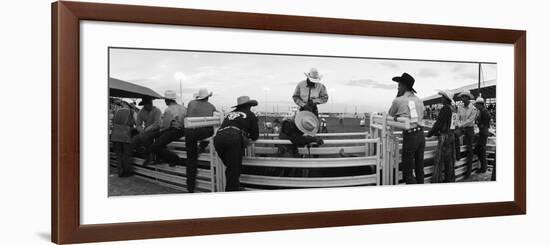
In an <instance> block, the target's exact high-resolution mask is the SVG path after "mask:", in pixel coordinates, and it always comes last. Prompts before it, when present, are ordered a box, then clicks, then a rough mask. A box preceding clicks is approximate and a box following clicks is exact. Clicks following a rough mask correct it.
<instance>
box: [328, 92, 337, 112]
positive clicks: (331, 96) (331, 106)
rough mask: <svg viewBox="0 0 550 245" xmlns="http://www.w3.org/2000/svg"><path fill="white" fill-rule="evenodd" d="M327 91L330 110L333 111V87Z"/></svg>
mask: <svg viewBox="0 0 550 245" xmlns="http://www.w3.org/2000/svg"><path fill="white" fill-rule="evenodd" d="M328 91H329V92H330V95H329V96H330V98H331V99H330V111H331V112H332V113H334V91H336V89H335V88H329V89H328Z"/></svg>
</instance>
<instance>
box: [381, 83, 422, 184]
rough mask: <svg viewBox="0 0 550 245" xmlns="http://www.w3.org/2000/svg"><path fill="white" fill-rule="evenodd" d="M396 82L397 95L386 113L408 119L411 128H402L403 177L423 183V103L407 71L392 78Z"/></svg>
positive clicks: (406, 179) (409, 181) (413, 181)
mask: <svg viewBox="0 0 550 245" xmlns="http://www.w3.org/2000/svg"><path fill="white" fill-rule="evenodd" d="M392 80H393V81H394V82H397V83H398V86H397V97H396V98H395V99H394V100H393V102H392V105H391V107H390V109H389V111H388V114H389V115H390V116H392V117H394V120H396V121H397V118H398V117H405V118H408V119H410V123H411V128H410V129H407V130H403V149H402V154H401V165H402V168H403V179H404V180H405V183H407V184H423V183H424V148H425V147H426V139H425V138H424V129H423V128H422V123H421V121H422V118H421V117H422V115H424V103H423V102H422V100H421V99H420V98H418V97H417V96H416V95H415V93H416V91H415V90H414V88H413V85H414V78H413V77H412V76H411V75H409V74H408V73H403V74H402V75H401V76H399V77H394V78H392ZM413 166H414V169H415V176H414V177H416V179H415V178H414V177H413V174H412V169H413Z"/></svg>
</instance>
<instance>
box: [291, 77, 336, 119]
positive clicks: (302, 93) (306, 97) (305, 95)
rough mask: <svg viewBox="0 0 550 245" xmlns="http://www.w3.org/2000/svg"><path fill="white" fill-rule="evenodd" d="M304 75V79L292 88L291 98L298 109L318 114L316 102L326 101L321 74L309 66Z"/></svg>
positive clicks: (322, 102)
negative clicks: (309, 68)
mask: <svg viewBox="0 0 550 245" xmlns="http://www.w3.org/2000/svg"><path fill="white" fill-rule="evenodd" d="M304 74H305V75H306V80H303V81H301V82H300V83H298V85H297V86H296V89H294V94H293V95H292V99H293V100H294V103H296V105H298V106H299V107H300V111H304V110H305V111H311V112H313V113H314V114H315V115H316V116H318V115H319V110H318V109H317V105H318V104H325V103H327V101H328V94H327V89H326V88H325V85H323V84H322V83H320V82H319V81H321V77H322V76H321V75H320V74H319V71H317V69H315V68H311V70H310V71H309V72H308V73H304Z"/></svg>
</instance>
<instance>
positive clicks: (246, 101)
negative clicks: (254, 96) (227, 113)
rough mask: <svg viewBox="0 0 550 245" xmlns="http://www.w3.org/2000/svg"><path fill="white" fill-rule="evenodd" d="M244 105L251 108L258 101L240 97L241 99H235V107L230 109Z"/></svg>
mask: <svg viewBox="0 0 550 245" xmlns="http://www.w3.org/2000/svg"><path fill="white" fill-rule="evenodd" d="M246 104H250V105H251V106H257V105H258V101H256V100H251V99H250V97H248V96H241V97H239V98H237V105H235V106H232V107H237V106H240V105H246Z"/></svg>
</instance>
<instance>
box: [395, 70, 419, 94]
mask: <svg viewBox="0 0 550 245" xmlns="http://www.w3.org/2000/svg"><path fill="white" fill-rule="evenodd" d="M391 80H393V81H394V82H398V83H402V84H404V85H405V86H407V88H409V90H410V91H412V92H413V93H416V90H414V88H413V85H414V78H413V77H412V76H411V75H409V73H406V72H404V73H403V74H402V75H401V76H400V77H393V78H392V79H391Z"/></svg>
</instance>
